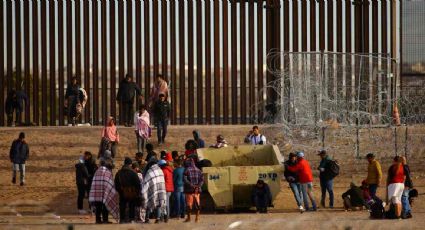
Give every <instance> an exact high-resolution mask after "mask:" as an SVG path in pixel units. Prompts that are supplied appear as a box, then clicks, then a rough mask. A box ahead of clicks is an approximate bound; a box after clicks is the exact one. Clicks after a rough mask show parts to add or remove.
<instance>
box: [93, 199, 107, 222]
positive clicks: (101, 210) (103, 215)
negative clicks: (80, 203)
mask: <svg viewBox="0 0 425 230" xmlns="http://www.w3.org/2000/svg"><path fill="white" fill-rule="evenodd" d="M94 205H95V207H96V213H95V214H96V224H101V223H107V222H108V215H109V212H108V209H107V208H106V206H105V204H103V203H102V202H94Z"/></svg>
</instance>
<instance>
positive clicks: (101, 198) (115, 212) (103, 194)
mask: <svg viewBox="0 0 425 230" xmlns="http://www.w3.org/2000/svg"><path fill="white" fill-rule="evenodd" d="M117 198H118V196H117V191H116V190H115V187H114V180H113V179H112V172H111V171H110V170H109V169H107V168H106V167H104V166H101V167H100V168H99V169H98V170H97V171H96V172H95V174H94V177H93V182H92V185H91V189H90V195H89V202H90V203H92V202H102V203H104V204H105V206H106V208H107V209H108V211H109V212H110V213H111V214H112V216H113V217H114V218H115V219H116V220H119V207H118V203H117Z"/></svg>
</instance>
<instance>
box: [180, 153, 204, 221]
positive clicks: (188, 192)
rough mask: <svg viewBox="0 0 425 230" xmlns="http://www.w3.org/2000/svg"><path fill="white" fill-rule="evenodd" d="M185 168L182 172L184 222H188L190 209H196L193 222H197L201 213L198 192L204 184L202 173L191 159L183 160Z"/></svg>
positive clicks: (199, 192)
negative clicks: (185, 212) (184, 203)
mask: <svg viewBox="0 0 425 230" xmlns="http://www.w3.org/2000/svg"><path fill="white" fill-rule="evenodd" d="M185 168H186V169H185V171H184V174H183V182H184V193H185V198H186V208H187V218H186V220H185V222H190V220H191V218H190V216H191V214H192V209H194V210H195V211H196V217H195V222H198V221H199V215H200V213H201V200H200V194H201V192H202V190H201V187H202V185H203V184H204V176H203V175H202V172H201V170H199V169H198V168H197V167H196V166H195V162H194V161H193V160H192V159H188V160H186V161H185Z"/></svg>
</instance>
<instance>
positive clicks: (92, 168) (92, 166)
mask: <svg viewBox="0 0 425 230" xmlns="http://www.w3.org/2000/svg"><path fill="white" fill-rule="evenodd" d="M84 165H85V166H86V169H87V172H88V182H87V183H88V185H89V186H91V182H92V180H93V177H94V173H95V172H96V170H97V168H98V167H97V165H96V161H95V160H94V159H93V158H91V159H89V160H85V161H84Z"/></svg>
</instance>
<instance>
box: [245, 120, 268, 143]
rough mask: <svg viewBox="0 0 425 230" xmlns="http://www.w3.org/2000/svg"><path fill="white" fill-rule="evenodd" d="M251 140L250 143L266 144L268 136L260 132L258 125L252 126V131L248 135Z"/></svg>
mask: <svg viewBox="0 0 425 230" xmlns="http://www.w3.org/2000/svg"><path fill="white" fill-rule="evenodd" d="M246 139H247V140H249V142H248V141H247V142H248V143H251V144H252V145H265V144H266V143H267V140H266V137H265V136H264V135H263V134H260V129H259V128H258V126H256V125H255V126H254V127H252V133H251V134H250V135H249V136H247V137H246Z"/></svg>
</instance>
